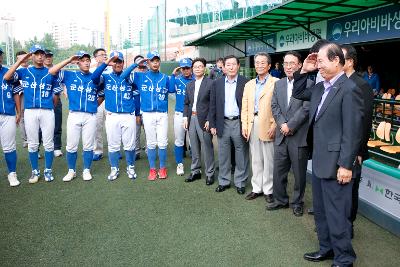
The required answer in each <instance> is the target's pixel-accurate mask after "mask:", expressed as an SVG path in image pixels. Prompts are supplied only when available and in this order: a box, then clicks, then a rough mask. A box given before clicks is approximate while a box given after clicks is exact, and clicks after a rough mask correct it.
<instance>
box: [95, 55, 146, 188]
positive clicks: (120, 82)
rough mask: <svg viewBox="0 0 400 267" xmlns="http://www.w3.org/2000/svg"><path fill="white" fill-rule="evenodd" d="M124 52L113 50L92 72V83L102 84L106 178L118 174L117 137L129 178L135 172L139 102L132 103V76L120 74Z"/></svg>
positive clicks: (133, 177)
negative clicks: (109, 67) (110, 69)
mask: <svg viewBox="0 0 400 267" xmlns="http://www.w3.org/2000/svg"><path fill="white" fill-rule="evenodd" d="M110 64H112V69H113V72H112V73H110V74H104V73H103V74H102V72H103V71H104V70H105V68H106V67H107V65H110ZM123 67H124V56H123V54H122V53H121V52H117V51H114V52H112V53H111V54H110V58H109V59H107V60H106V61H105V63H103V64H101V65H100V66H99V67H98V68H97V69H96V70H95V71H94V73H93V75H92V80H93V82H94V84H96V85H100V84H104V96H105V109H106V133H107V142H108V158H109V161H110V165H111V172H110V175H108V180H109V181H113V180H115V179H117V178H118V175H119V167H118V163H119V154H120V153H119V150H120V147H121V140H122V144H123V147H124V150H125V156H126V163H127V168H126V173H127V174H128V177H129V178H130V179H135V178H136V172H135V133H136V119H135V113H136V116H139V112H140V110H139V106H136V105H135V100H134V88H133V80H132V79H131V78H130V77H127V78H122V75H121V73H122V69H123Z"/></svg>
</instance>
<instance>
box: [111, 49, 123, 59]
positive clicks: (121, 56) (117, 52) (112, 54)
mask: <svg viewBox="0 0 400 267" xmlns="http://www.w3.org/2000/svg"><path fill="white" fill-rule="evenodd" d="M115 55H118V59H119V60H121V61H124V55H123V54H122V53H121V52H119V51H112V52H111V54H110V58H113V57H114V56H115Z"/></svg>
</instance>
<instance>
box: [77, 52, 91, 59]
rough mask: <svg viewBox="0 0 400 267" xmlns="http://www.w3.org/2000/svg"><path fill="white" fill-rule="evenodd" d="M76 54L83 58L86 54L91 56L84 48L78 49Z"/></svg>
mask: <svg viewBox="0 0 400 267" xmlns="http://www.w3.org/2000/svg"><path fill="white" fill-rule="evenodd" d="M75 55H76V56H78V57H79V59H81V58H83V57H84V56H87V57H88V58H90V54H89V53H87V52H85V51H83V50H81V51H78V52H77V53H76V54H75Z"/></svg>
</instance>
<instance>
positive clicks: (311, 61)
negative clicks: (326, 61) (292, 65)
mask: <svg viewBox="0 0 400 267" xmlns="http://www.w3.org/2000/svg"><path fill="white" fill-rule="evenodd" d="M317 56H318V53H311V54H309V55H308V56H307V58H306V59H305V60H304V63H303V67H302V68H301V72H300V73H308V72H312V71H315V70H316V69H317Z"/></svg>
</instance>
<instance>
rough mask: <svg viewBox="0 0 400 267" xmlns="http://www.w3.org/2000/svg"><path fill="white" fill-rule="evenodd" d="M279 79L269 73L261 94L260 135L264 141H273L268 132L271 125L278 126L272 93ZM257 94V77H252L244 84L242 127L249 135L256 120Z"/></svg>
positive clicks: (259, 110)
mask: <svg viewBox="0 0 400 267" xmlns="http://www.w3.org/2000/svg"><path fill="white" fill-rule="evenodd" d="M278 80H279V79H277V78H275V77H272V76H271V75H269V77H268V80H267V82H266V83H265V84H264V88H263V90H262V91H261V93H260V96H259V97H260V98H259V102H258V121H259V124H260V125H259V132H258V137H259V138H260V140H262V141H273V139H270V138H269V137H268V134H267V132H268V130H269V129H270V128H271V127H276V123H275V120H274V117H273V116H272V110H271V99H272V93H273V92H274V87H275V82H276V81H278ZM255 94H256V79H252V80H250V81H249V82H247V83H246V85H245V86H244V92H243V99H242V111H241V121H242V129H244V130H247V132H248V135H249V136H250V134H251V130H252V128H253V122H254V104H255Z"/></svg>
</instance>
